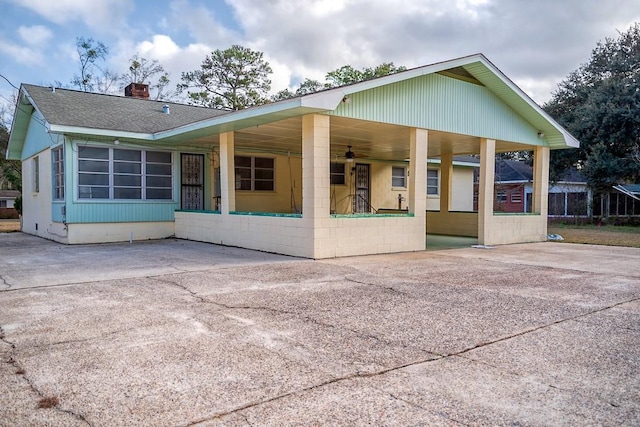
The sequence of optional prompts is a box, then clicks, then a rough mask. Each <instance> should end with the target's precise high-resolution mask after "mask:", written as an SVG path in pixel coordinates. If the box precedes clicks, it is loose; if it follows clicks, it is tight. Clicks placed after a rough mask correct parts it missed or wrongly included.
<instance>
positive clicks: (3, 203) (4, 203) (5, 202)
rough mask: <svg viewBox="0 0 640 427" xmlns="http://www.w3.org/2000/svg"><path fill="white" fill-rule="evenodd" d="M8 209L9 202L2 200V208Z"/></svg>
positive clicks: (0, 206) (0, 205) (0, 201)
mask: <svg viewBox="0 0 640 427" xmlns="http://www.w3.org/2000/svg"><path fill="white" fill-rule="evenodd" d="M6 207H7V201H6V200H0V208H6Z"/></svg>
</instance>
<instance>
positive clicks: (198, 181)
mask: <svg viewBox="0 0 640 427" xmlns="http://www.w3.org/2000/svg"><path fill="white" fill-rule="evenodd" d="M181 166H182V174H181V181H180V185H181V188H182V191H181V194H182V203H181V209H184V210H188V211H201V210H204V154H182V160H181Z"/></svg>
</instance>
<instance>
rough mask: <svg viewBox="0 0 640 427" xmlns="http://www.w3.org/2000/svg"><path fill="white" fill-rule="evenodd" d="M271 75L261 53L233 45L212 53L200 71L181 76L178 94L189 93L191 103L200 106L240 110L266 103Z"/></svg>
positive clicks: (203, 62) (185, 73) (269, 68)
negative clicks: (179, 92)
mask: <svg viewBox="0 0 640 427" xmlns="http://www.w3.org/2000/svg"><path fill="white" fill-rule="evenodd" d="M271 73H272V70H271V67H270V66H269V63H268V62H267V61H265V60H264V59H263V54H262V52H256V51H253V50H251V49H248V48H246V47H242V46H239V45H233V46H231V47H230V48H228V49H225V50H220V49H216V50H215V51H213V52H211V55H207V56H206V58H205V59H204V61H202V64H201V65H200V69H199V70H195V71H189V72H184V73H182V77H181V79H182V83H181V84H179V85H178V90H179V91H181V92H182V91H184V90H187V94H188V96H189V99H190V101H191V102H192V103H194V104H197V105H203V106H206V107H214V108H224V109H229V110H241V109H243V108H247V107H252V106H255V105H260V104H264V103H265V102H267V100H268V98H267V94H268V92H269V90H270V89H271V80H269V75H270V74H271ZM188 89H195V91H189V90H188Z"/></svg>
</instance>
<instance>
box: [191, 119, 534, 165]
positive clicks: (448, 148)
mask: <svg viewBox="0 0 640 427" xmlns="http://www.w3.org/2000/svg"><path fill="white" fill-rule="evenodd" d="M409 130H410V128H409V127H407V126H399V125H392V124H386V123H378V122H369V121H364V120H357V119H351V118H345V117H335V116H332V117H331V128H330V132H331V133H330V138H331V158H332V159H333V158H337V159H341V158H344V153H345V152H346V151H347V149H348V146H351V150H352V151H353V152H354V153H355V155H356V159H360V158H361V159H363V160H364V159H371V160H385V161H402V160H405V159H408V158H409ZM193 142H195V143H197V144H199V145H212V144H213V145H216V146H217V145H218V144H219V138H218V136H217V135H215V136H209V137H205V138H201V139H198V140H195V141H193ZM235 148H236V151H245V152H277V153H291V154H300V153H301V151H302V118H301V117H294V118H290V119H285V120H280V121H277V122H272V123H268V124H263V125H259V126H254V127H250V128H245V129H241V130H237V131H235ZM523 149H526V147H524V146H523V145H522V144H515V143H508V142H504V141H497V142H496V151H497V152H504V151H517V150H523ZM479 152H480V138H479V137H475V136H469V135H461V134H454V133H448V132H440V131H433V130H431V131H429V147H428V157H429V158H437V157H440V156H441V155H442V154H444V153H451V154H453V155H463V154H478V153H479Z"/></svg>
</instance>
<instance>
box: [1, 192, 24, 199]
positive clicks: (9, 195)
mask: <svg viewBox="0 0 640 427" xmlns="http://www.w3.org/2000/svg"><path fill="white" fill-rule="evenodd" d="M18 196H20V191H18V190H0V199H15V198H16V197H18Z"/></svg>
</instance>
